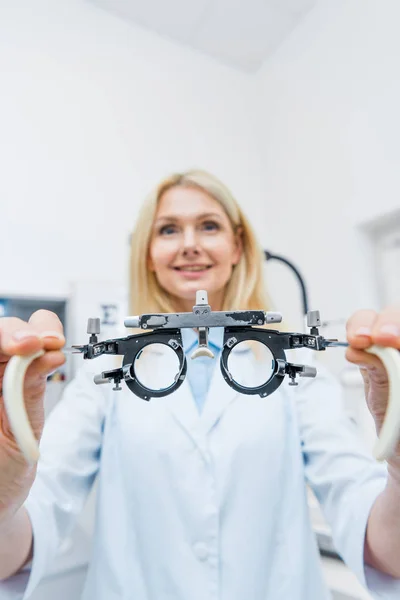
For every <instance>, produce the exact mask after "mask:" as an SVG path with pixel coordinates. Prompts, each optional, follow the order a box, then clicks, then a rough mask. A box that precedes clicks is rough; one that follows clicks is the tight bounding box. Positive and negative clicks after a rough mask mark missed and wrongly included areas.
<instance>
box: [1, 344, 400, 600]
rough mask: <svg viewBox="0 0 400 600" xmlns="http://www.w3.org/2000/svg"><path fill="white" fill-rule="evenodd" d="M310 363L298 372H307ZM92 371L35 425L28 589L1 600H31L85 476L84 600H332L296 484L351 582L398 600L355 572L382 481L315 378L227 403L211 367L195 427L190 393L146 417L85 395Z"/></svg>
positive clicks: (321, 377) (396, 593) (14, 584)
mask: <svg viewBox="0 0 400 600" xmlns="http://www.w3.org/2000/svg"><path fill="white" fill-rule="evenodd" d="M312 354H313V353H312V352H311V351H308V350H303V351H300V353H299V354H298V358H299V356H300V359H301V361H302V362H304V363H305V364H310V362H311V361H312ZM238 358H239V359H240V361H241V369H243V372H244V373H248V374H250V373H251V371H252V370H256V371H257V370H258V369H260V368H262V365H260V364H258V363H257V360H256V359H255V358H254V356H253V354H252V352H250V351H249V350H247V351H246V350H245V351H243V352H242V353H241V355H240V356H238ZM161 359H163V357H162V356H158V357H157V356H154V357H152V360H151V361H150V362H149V369H150V372H151V370H152V369H153V370H155V369H164V368H168V365H164V364H163V362H162V360H161ZM102 360H103V358H102V359H96V360H93V361H90V364H89V362H88V363H86V364H85V367H84V368H83V369H82V371H81V372H80V374H79V375H78V376H77V378H76V379H75V380H74V381H73V382H72V383H70V384H69V386H68V388H67V390H66V392H65V396H64V398H63V400H62V401H61V403H60V404H59V405H58V406H57V407H56V409H55V410H54V411H53V413H52V414H51V415H50V418H49V421H48V422H47V424H46V427H45V432H44V435H43V439H42V443H41V452H42V458H41V462H40V468H39V472H38V477H37V480H36V482H35V484H34V487H33V488H32V491H31V494H30V496H29V498H28V500H27V502H26V506H27V508H28V511H29V514H30V517H31V519H32V523H33V530H34V540H35V542H34V543H35V546H34V548H35V552H34V560H33V565H32V572H31V576H30V579H29V582H27V580H26V579H27V576H25V580H24V577H23V576H22V575H20V576H17V577H16V578H14V579H13V578H11V579H10V580H8V582H3V583H2V584H0V592H1V590H3V592H4V593H6V590H7V589H8V590H11V589H14V590H16V589H17V588H18V587H19V589H20V591H22V590H24V589H25V586H27V589H26V593H25V595H23V598H24V600H25V599H26V598H28V596H29V594H30V593H31V592H32V590H33V589H34V588H35V586H36V585H37V583H38V582H39V581H40V579H41V578H42V577H43V575H44V574H45V573H46V571H47V570H48V569H49V566H50V565H51V562H52V559H53V556H54V554H55V552H56V549H57V547H58V545H59V544H60V541H61V540H62V539H63V538H64V537H65V536H66V535H67V534H68V532H69V531H70V529H71V527H72V525H73V523H74V520H75V518H76V516H77V515H78V514H79V512H80V511H81V509H82V507H83V505H84V502H85V499H86V497H87V494H88V492H89V490H90V488H91V485H92V483H93V480H94V478H95V477H96V475H97V476H98V494H97V518H96V532H95V539H94V545H93V555H92V558H91V563H90V567H89V571H88V577H87V582H86V586H85V591H84V594H83V599H84V600H117V599H118V600H324V599H326V598H329V597H330V595H329V592H328V590H327V589H326V587H325V584H324V581H323V577H322V573H321V568H320V561H319V554H318V549H317V546H316V542H315V538H314V535H313V532H312V528H311V524H310V519H309V515H308V507H307V497H306V485H305V484H306V483H308V484H309V485H310V486H311V487H312V489H313V490H314V492H315V493H316V495H317V497H318V499H319V500H320V502H321V504H322V507H323V510H324V512H325V515H326V517H327V519H328V521H329V523H330V525H331V526H332V529H333V535H334V541H335V543H336V546H337V548H338V551H339V552H340V553H341V555H342V556H343V558H344V560H345V561H346V563H347V564H348V565H349V566H350V568H351V569H352V570H353V571H354V572H355V573H356V574H357V576H358V577H359V579H360V580H361V582H363V583H364V585H367V584H368V585H369V587H370V589H371V591H372V593H373V595H374V597H376V598H386V599H394V598H397V599H398V598H399V597H400V581H395V580H393V579H392V578H390V577H388V576H385V575H383V574H380V573H378V572H376V571H375V570H373V569H369V568H366V569H365V570H364V565H363V546H364V533H365V527H366V523H367V518H368V514H369V511H370V509H371V506H372V504H373V502H374V501H375V499H376V497H377V495H378V494H379V493H380V492H381V490H382V489H383V488H384V485H385V478H386V471H385V469H384V468H383V467H382V466H379V465H377V464H375V463H374V462H373V461H372V459H371V458H370V457H369V456H368V453H367V452H365V451H364V450H363V447H362V445H361V442H360V440H359V439H357V436H356V431H355V428H354V425H352V423H351V422H350V421H349V419H348V418H347V417H345V415H344V413H343V410H342V407H341V391H340V387H339V385H338V383H337V382H335V381H334V380H333V378H332V377H331V376H330V375H329V374H328V373H327V371H326V369H324V368H323V366H322V365H319V367H318V369H319V373H318V376H317V378H316V379H314V380H300V384H299V386H298V387H296V388H293V387H289V386H288V381H287V380H286V381H285V382H284V383H283V384H282V385H281V387H280V388H279V389H278V390H277V391H276V392H275V393H274V394H273V395H272V396H269V397H267V398H264V399H262V398H260V397H258V396H247V395H241V394H238V393H236V392H235V391H234V390H232V389H231V388H230V387H229V386H228V385H227V384H226V383H225V381H224V380H223V378H222V375H221V373H220V370H219V367H218V366H217V367H216V368H215V371H214V375H213V379H212V382H211V386H210V391H209V395H208V397H207V400H206V403H205V406H204V410H203V412H202V414H201V415H199V413H198V411H197V409H196V407H195V403H194V401H193V398H192V397H191V393H190V389H189V385H188V383H187V382H186V381H185V382H184V383H183V385H182V386H181V388H180V389H179V390H178V391H177V392H176V393H174V394H172V395H170V396H167V397H165V398H160V399H153V400H151V401H150V402H146V401H143V400H141V399H139V398H137V397H136V396H134V395H133V394H132V393H131V392H130V391H129V390H128V389H127V388H126V386H124V389H123V391H122V392H113V391H112V390H111V389H110V388H111V386H110V387H108V386H100V387H96V386H95V385H94V384H93V381H92V372H93V370H94V371H95V372H99V371H101V370H102V369H104V368H106V365H107V366H108V368H110V362H109V361H110V359H109V358H108V359H107V360H108V362H106V363H101V362H100V361H102ZM154 372H155V371H154ZM249 377H250V375H249ZM250 379H251V378H250ZM15 594H16V592H15ZM16 597H20V596H17V595H12V598H16ZM0 598H1V595H0Z"/></svg>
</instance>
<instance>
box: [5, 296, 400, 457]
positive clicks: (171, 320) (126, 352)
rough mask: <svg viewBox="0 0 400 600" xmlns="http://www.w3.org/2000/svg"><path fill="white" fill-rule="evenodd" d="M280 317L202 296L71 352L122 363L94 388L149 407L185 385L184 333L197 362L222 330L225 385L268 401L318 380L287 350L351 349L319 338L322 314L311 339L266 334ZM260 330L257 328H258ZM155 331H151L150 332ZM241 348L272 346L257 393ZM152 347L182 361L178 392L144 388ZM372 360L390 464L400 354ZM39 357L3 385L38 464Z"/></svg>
mask: <svg viewBox="0 0 400 600" xmlns="http://www.w3.org/2000/svg"><path fill="white" fill-rule="evenodd" d="M281 321H282V315H281V314H280V313H277V312H265V311H262V310H237V311H212V310H211V307H210V305H209V304H208V297H207V292H206V291H204V290H200V291H198V292H197V293H196V304H195V306H194V307H193V311H192V312H191V313H190V312H186V313H162V314H151V313H150V314H143V315H140V316H134V317H127V318H126V319H125V321H124V324H125V326H126V327H127V328H135V329H142V330H144V331H145V332H144V333H138V334H133V335H129V336H127V337H122V338H113V339H108V340H104V341H98V337H97V336H98V334H99V333H100V319H89V321H88V333H89V334H90V338H89V342H88V344H85V345H76V346H72V347H71V348H69V349H65V351H70V352H74V353H80V354H82V356H83V358H84V359H94V358H97V357H99V356H102V355H107V354H113V355H122V356H123V363H122V367H120V368H117V369H112V370H109V371H103V372H102V373H101V374H99V375H95V377H94V383H95V384H103V383H111V382H113V383H114V384H115V385H114V388H113V389H114V390H120V389H122V388H121V385H120V384H121V382H122V381H124V382H125V383H126V385H127V386H128V388H129V389H130V390H131V391H132V392H133V393H134V394H136V395H137V396H138V397H140V398H142V399H143V400H150V399H151V398H152V397H154V398H160V397H163V396H167V395H168V394H171V393H173V392H174V391H175V390H177V389H178V388H179V387H180V386H181V385H182V383H183V381H184V380H185V376H186V371H187V362H186V357H185V353H184V351H183V346H182V337H181V329H183V328H194V329H196V330H197V333H198V347H197V348H196V350H195V351H194V352H193V354H192V356H191V358H192V359H195V358H197V357H198V356H208V357H209V358H213V353H212V352H211V350H210V349H209V347H208V331H209V328H210V327H223V328H224V340H223V348H222V352H221V358H220V368H221V372H222V376H223V378H224V379H225V381H226V383H227V384H228V385H229V386H230V387H232V388H233V389H235V390H236V391H238V392H240V393H242V394H258V395H259V396H261V397H262V398H264V397H266V396H269V395H270V394H272V393H273V392H275V391H276V390H277V389H278V387H279V386H280V385H281V384H282V382H283V380H284V378H285V375H288V376H289V379H290V383H289V385H298V383H297V381H296V377H315V376H316V374H317V370H316V368H315V367H311V366H307V365H302V364H295V363H290V362H288V361H287V360H286V355H285V350H291V349H297V348H309V349H311V350H315V351H324V350H326V348H328V347H333V346H343V347H346V346H348V343H347V342H339V341H338V340H335V339H326V338H324V337H323V336H321V335H320V334H319V330H318V327H319V326H320V325H321V319H320V315H319V311H309V312H308V313H307V327H310V333H309V334H307V333H291V332H281V331H277V330H273V329H268V328H262V326H264V325H267V324H273V323H280V322H281ZM257 326H258V327H257ZM148 330H151V331H148ZM241 342H250V343H252V342H259V343H261V344H262V345H264V346H266V347H267V348H268V349H269V351H270V352H271V355H272V372H271V375H270V376H269V377H268V378H267V380H266V381H265V382H263V383H261V384H260V385H256V386H254V387H246V386H244V385H242V384H241V383H239V382H238V381H237V380H236V379H235V377H234V376H233V375H232V373H231V371H230V369H229V358H230V355H231V353H232V351H233V350H234V349H235V347H236V346H237V345H238V344H240V343H241ZM153 344H161V345H163V346H164V347H167V348H169V349H170V350H171V349H172V351H173V352H174V353H175V354H176V357H177V359H178V361H179V368H178V372H177V374H176V375H175V377H174V378H173V382H172V384H170V385H168V386H166V387H162V388H161V389H152V388H150V387H147V386H145V385H143V382H142V381H141V380H140V377H138V375H137V360H138V358H140V356H141V354H142V352H143V351H144V350H145V349H146V348H147V347H150V346H152V345H153ZM367 352H370V353H373V354H376V355H377V356H379V358H380V359H381V360H382V362H383V364H384V365H385V367H386V370H387V372H388V375H389V381H390V384H389V386H390V391H389V402H388V409H387V414H386V417H385V421H384V423H383V426H382V429H381V433H380V438H379V440H378V442H377V444H376V446H375V449H374V454H375V457H376V458H377V459H378V460H385V459H386V460H387V459H388V458H389V457H390V456H391V454H392V453H393V451H394V448H395V446H396V444H397V442H398V441H399V437H400V353H399V352H398V351H397V350H395V349H394V348H381V347H378V346H372V347H371V348H368V349H367ZM42 354H43V352H38V353H36V354H34V355H32V356H29V357H21V356H14V357H12V358H11V359H10V361H9V364H8V366H7V368H6V372H5V374H4V380H3V395H4V403H5V408H6V410H7V414H8V418H9V421H10V426H11V429H12V431H13V433H14V436H15V439H16V441H17V443H18V445H19V447H20V448H21V451H22V453H23V454H24V456H25V458H26V460H27V461H28V462H30V463H33V462H35V461H37V460H38V458H39V449H38V445H37V442H36V439H35V437H34V435H33V432H32V430H31V427H30V424H29V420H28V417H27V413H26V410H25V405H24V400H23V383H24V377H25V373H26V369H27V368H28V366H29V364H30V363H31V362H32V361H33V360H34V359H35V358H38V357H39V356H41V355H42Z"/></svg>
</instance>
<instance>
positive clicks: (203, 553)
mask: <svg viewBox="0 0 400 600" xmlns="http://www.w3.org/2000/svg"><path fill="white" fill-rule="evenodd" d="M193 550H194V553H195V555H196V556H197V558H198V559H199V560H206V558H207V557H208V550H207V546H206V545H205V544H203V543H202V542H197V544H194V546H193Z"/></svg>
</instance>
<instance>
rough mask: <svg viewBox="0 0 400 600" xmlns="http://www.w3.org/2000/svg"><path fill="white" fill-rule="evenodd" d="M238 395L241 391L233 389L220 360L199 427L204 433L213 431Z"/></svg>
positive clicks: (212, 379) (216, 366)
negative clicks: (227, 380) (224, 375)
mask: <svg viewBox="0 0 400 600" xmlns="http://www.w3.org/2000/svg"><path fill="white" fill-rule="evenodd" d="M238 395H239V392H237V391H236V390H234V389H232V388H231V387H230V386H229V385H228V384H227V383H226V381H225V379H224V378H223V375H222V373H221V368H220V365H219V360H218V362H217V364H216V365H215V369H214V372H213V376H212V378H211V383H210V388H209V390H208V394H207V398H206V401H205V403H204V407H203V412H202V414H201V418H200V421H199V428H200V431H201V433H202V434H203V435H207V434H208V433H209V432H210V431H211V429H212V428H213V427H214V426H215V425H216V424H217V423H218V421H219V419H220V418H221V417H222V415H223V413H224V412H225V410H226V409H227V408H228V406H229V405H230V404H231V403H232V402H233V400H235V398H237V396H238Z"/></svg>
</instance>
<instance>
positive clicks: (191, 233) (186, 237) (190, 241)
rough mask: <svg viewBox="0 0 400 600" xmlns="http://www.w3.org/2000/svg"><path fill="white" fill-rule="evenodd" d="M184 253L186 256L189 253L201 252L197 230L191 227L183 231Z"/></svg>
mask: <svg viewBox="0 0 400 600" xmlns="http://www.w3.org/2000/svg"><path fill="white" fill-rule="evenodd" d="M182 251H183V252H184V253H185V254H187V253H188V252H199V240H198V237H197V235H196V232H195V230H194V229H193V228H191V227H190V228H187V229H185V230H184V231H183V236H182Z"/></svg>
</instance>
